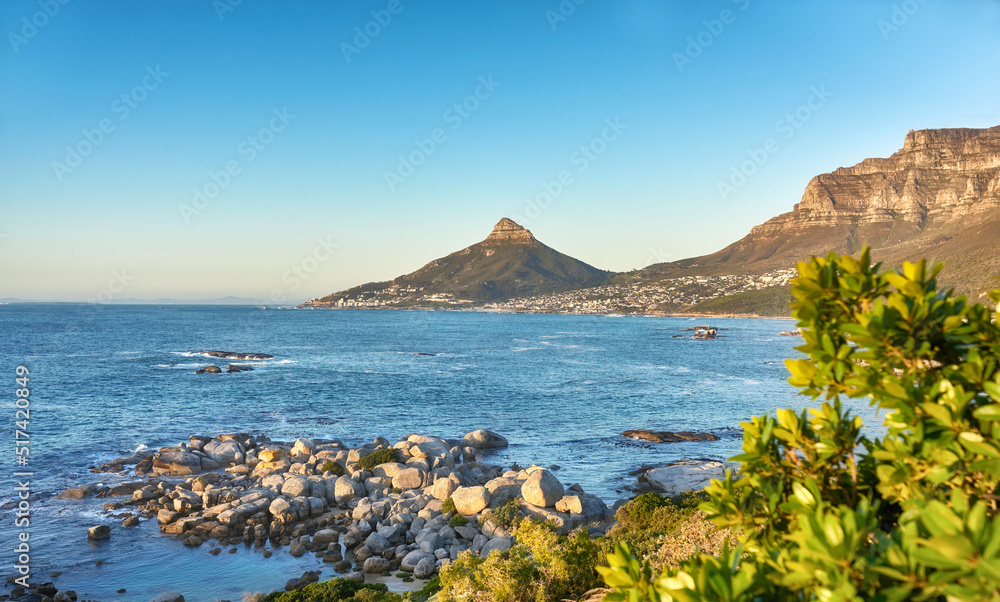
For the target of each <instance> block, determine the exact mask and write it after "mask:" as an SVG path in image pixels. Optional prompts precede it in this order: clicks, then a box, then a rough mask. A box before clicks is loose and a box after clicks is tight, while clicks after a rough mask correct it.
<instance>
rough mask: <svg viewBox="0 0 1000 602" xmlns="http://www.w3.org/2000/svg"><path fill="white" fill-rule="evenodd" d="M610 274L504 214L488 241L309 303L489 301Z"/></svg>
mask: <svg viewBox="0 0 1000 602" xmlns="http://www.w3.org/2000/svg"><path fill="white" fill-rule="evenodd" d="M610 276H611V273H610V272H606V271H604V270H600V269H598V268H595V267H593V266H591V265H588V264H586V263H584V262H582V261H579V260H577V259H574V258H572V257H570V256H568V255H564V254H562V253H560V252H558V251H556V250H555V249H552V248H550V247H547V246H545V245H544V244H542V243H541V242H539V241H538V240H537V239H535V237H534V236H532V234H531V232H529V231H528V230H525V229H524V228H522V227H521V226H519V225H518V224H516V223H514V221H513V220H510V219H508V218H503V219H501V220H500V222H499V223H497V225H496V226H495V227H494V228H493V231H492V232H491V233H490V235H489V236H488V237H486V239H485V240H483V241H482V242H480V243H476V244H474V245H472V246H470V247H467V248H465V249H462V250H461V251H457V252H455V253H452V254H451V255H448V256H446V257H442V258H440V259H435V260H434V261H432V262H430V263H428V264H427V265H425V266H424V267H422V268H420V269H419V270H417V271H415V272H412V273H410V274H405V275H403V276H400V277H398V278H396V279H394V280H392V281H391V282H375V283H371V284H365V285H362V286H358V287H354V288H351V289H348V290H346V291H341V292H339V293H334V294H332V295H328V296H326V297H322V298H320V299H314V300H311V301H309V302H307V303H305V304H304V306H305V307H359V306H360V307H410V306H426V305H431V306H433V305H436V304H449V305H456V304H461V303H485V302H491V301H501V300H505V299H510V298H513V297H520V296H534V295H545V294H550V293H557V292H562V291H568V290H576V289H580V288H588V287H592V286H598V285H600V284H603V283H604V282H606V281H607V280H608V278H609V277H610Z"/></svg>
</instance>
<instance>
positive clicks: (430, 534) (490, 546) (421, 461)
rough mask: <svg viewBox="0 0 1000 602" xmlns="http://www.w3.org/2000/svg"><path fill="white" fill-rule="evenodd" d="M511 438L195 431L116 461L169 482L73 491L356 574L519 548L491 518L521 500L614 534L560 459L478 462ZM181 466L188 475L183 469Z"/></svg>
mask: <svg viewBox="0 0 1000 602" xmlns="http://www.w3.org/2000/svg"><path fill="white" fill-rule="evenodd" d="M506 446H507V440H506V439H504V438H503V437H502V436H500V435H498V434H496V433H493V432H490V431H485V430H477V431H473V432H471V433H469V434H467V435H465V437H464V438H463V439H461V440H453V439H441V438H437V437H427V436H422V435H415V434H414V435H409V436H407V437H405V438H403V439H402V440H401V441H399V442H398V443H395V444H390V443H389V441H387V440H386V439H384V438H381V437H379V438H377V439H375V441H374V442H373V443H370V444H367V445H362V446H360V447H353V448H352V447H347V446H345V445H344V444H343V443H341V442H340V441H335V440H333V441H331V440H310V439H305V438H300V439H296V440H295V441H294V442H278V441H270V440H269V439H268V438H267V437H264V436H258V437H253V436H250V435H248V434H246V433H239V434H229V435H221V436H218V437H200V436H193V437H191V438H190V439H189V442H188V443H186V444H182V445H179V446H176V447H165V448H162V449H160V450H159V451H158V452H156V453H155V454H148V455H147V454H139V455H135V456H131V457H129V458H120V459H119V460H116V461H113V462H111V463H108V464H107V465H106V466H107V467H109V468H117V467H121V466H123V465H128V464H132V463H135V464H136V466H135V471H136V473H137V474H150V475H156V476H161V477H165V478H163V480H155V481H154V482H150V483H133V484H126V485H121V486H118V487H116V488H113V489H107V488H106V489H105V490H100V491H99V490H96V489H95V488H94V487H93V486H88V487H80V488H75V489H70V490H67V491H65V492H63V493H62V494H60V497H63V498H76V499H79V498H82V497H85V496H87V495H92V494H103V495H122V494H129V495H131V499H130V500H128V501H127V502H125V503H124V504H125V505H130V506H133V507H136V508H137V509H139V510H140V511H141V513H142V514H143V515H145V516H146V517H147V518H153V517H155V518H156V521H157V523H158V524H159V527H160V529H161V530H162V531H163V532H165V533H168V534H171V535H175V536H176V537H177V538H178V539H180V540H182V541H183V542H184V545H187V546H192V547H197V546H200V545H202V544H204V543H205V542H208V541H212V540H214V541H217V542H218V544H219V545H223V546H224V545H235V544H239V543H244V544H245V545H256V547H258V548H261V549H263V548H265V546H266V545H267V543H268V542H270V543H271V545H272V547H275V546H287V551H288V553H289V554H291V555H292V556H302V555H304V554H307V553H311V554H314V555H316V556H317V557H321V558H322V559H323V561H324V562H326V563H329V564H332V565H333V569H334V570H335V571H336V572H338V573H341V574H344V573H347V577H349V578H351V579H356V580H363V579H364V575H365V574H366V573H367V574H386V573H389V572H394V571H406V572H410V573H412V575H413V576H414V577H417V578H429V577H431V576H432V575H433V574H434V573H435V572H437V570H438V569H439V568H440V567H441V565H442V564H443V563H445V562H448V561H450V560H454V559H456V558H457V557H458V555H459V554H460V553H461V552H463V551H465V550H470V551H472V552H473V553H475V554H478V555H480V556H483V557H485V556H487V555H489V554H490V553H492V552H495V551H496V552H503V551H505V550H507V549H509V548H510V547H511V546H512V545H513V544H514V538H513V536H512V534H511V533H510V532H508V531H507V530H506V529H505V528H504V527H503V526H502V525H500V524H498V523H497V522H496V521H495V520H493V518H492V517H491V514H490V510H493V509H496V508H498V507H500V506H504V505H506V504H508V503H513V505H514V507H515V508H516V511H517V512H518V513H519V514H521V515H522V516H528V517H532V518H535V519H537V520H539V521H543V522H547V523H549V524H550V525H552V526H553V527H555V528H556V529H557V530H558V531H559V532H560V533H564V534H565V533H568V532H569V531H570V530H572V529H575V528H578V527H582V526H590V528H591V529H592V531H593V532H595V533H600V532H603V530H604V529H605V528H606V527H607V525H608V524H609V523H610V522H612V521H613V520H614V514H613V512H612V511H611V510H609V509H608V507H607V506H606V505H605V503H604V502H603V501H602V500H601V499H600V498H598V497H597V496H594V495H590V494H587V493H585V492H584V491H583V489H582V488H581V487H580V486H579V485H570V486H569V487H565V486H564V485H563V484H562V483H561V482H560V481H559V479H558V478H557V477H556V476H555V475H554V474H553V473H552V472H551V471H549V470H547V469H544V468H540V467H537V466H532V467H530V468H527V469H521V468H520V467H518V466H517V465H514V466H511V467H510V469H508V470H503V469H502V468H501V467H499V466H494V465H490V464H486V463H482V462H479V461H477V455H479V454H480V453H481V452H483V451H485V450H490V449H497V448H502V447H506ZM392 450H395V451H392ZM376 452H379V453H380V454H381V455H380V456H376V457H379V458H381V457H382V456H391V455H393V454H398V455H397V457H396V458H395V459H397V460H398V461H388V462H383V463H380V464H377V465H375V466H369V464H371V460H370V459H369V460H366V461H364V462H361V463H360V465H359V461H361V460H362V459H363V458H367V457H368V456H370V455H371V454H373V453H376ZM177 476H181V477H185V478H183V479H182V480H178V479H176V478H173V479H172V478H170V477H177ZM449 500H450V501H449ZM446 502H447V505H446ZM452 504H453V505H454V509H453V510H452V508H451V506H452ZM122 506H123V505H122V504H120V503H117V502H114V503H111V504H106V505H105V508H106V509H109V510H115V509H119V508H121V507H122ZM459 517H461V518H459ZM130 519H135V517H129V518H126V521H129V520H130ZM135 522H137V520H136V521H135ZM132 524H134V523H132ZM101 533H102V534H104V531H103V530H101ZM220 552H221V548H220V547H212V550H211V551H210V553H211V554H219V553H220ZM271 554H272V552H271V551H270V550H264V551H263V555H264V556H265V557H269V556H270V555H271ZM299 581H301V583H300V582H299ZM305 583H306V581H304V580H298V581H297V582H296V583H289V585H288V587H289V588H290V589H294V588H296V587H301V586H303V585H305Z"/></svg>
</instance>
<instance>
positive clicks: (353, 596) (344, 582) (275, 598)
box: [264, 577, 402, 602]
mask: <svg viewBox="0 0 1000 602" xmlns="http://www.w3.org/2000/svg"><path fill="white" fill-rule="evenodd" d="M401 600H402V598H401V597H400V596H399V595H397V594H393V593H390V592H389V588H388V587H386V586H385V584H383V583H356V582H354V581H350V580H348V579H343V578H340V577H338V578H336V579H331V580H330V581H323V582H321V583H310V584H309V585H307V586H305V587H303V588H302V589H299V590H295V591H292V592H272V593H270V594H268V595H267V597H265V598H264V602H362V601H364V602H399V601H401Z"/></svg>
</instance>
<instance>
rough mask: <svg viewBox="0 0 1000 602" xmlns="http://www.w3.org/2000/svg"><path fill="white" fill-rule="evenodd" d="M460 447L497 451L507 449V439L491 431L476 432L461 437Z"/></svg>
mask: <svg viewBox="0 0 1000 602" xmlns="http://www.w3.org/2000/svg"><path fill="white" fill-rule="evenodd" d="M462 445H463V446H466V447H474V448H476V449H499V448H502V447H507V445H508V443H507V439H505V438H504V437H502V436H500V435H498V434H497V433H494V432H493V431H484V430H478V431H472V432H471V433H469V434H467V435H466V436H465V437H462Z"/></svg>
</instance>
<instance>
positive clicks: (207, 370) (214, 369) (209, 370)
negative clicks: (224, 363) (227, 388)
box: [194, 366, 222, 374]
mask: <svg viewBox="0 0 1000 602" xmlns="http://www.w3.org/2000/svg"><path fill="white" fill-rule="evenodd" d="M194 373H195V374H222V368H220V367H218V366H205V367H204V368H198V369H197V370H195V372H194Z"/></svg>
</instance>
